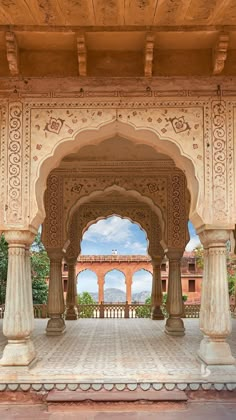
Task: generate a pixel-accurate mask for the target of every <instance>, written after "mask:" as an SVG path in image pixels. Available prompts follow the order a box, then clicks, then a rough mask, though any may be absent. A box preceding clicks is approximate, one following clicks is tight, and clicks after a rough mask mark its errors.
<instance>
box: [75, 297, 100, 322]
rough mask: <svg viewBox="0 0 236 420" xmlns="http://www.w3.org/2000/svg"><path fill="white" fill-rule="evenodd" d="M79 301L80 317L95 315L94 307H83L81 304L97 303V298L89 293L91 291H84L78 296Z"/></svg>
mask: <svg viewBox="0 0 236 420" xmlns="http://www.w3.org/2000/svg"><path fill="white" fill-rule="evenodd" d="M77 302H78V305H79V318H92V317H93V311H94V309H93V307H92V306H91V307H90V306H86V307H83V306H81V307H80V305H96V302H95V300H94V299H93V298H92V296H91V295H90V294H89V292H83V293H82V294H80V295H78V296H77Z"/></svg>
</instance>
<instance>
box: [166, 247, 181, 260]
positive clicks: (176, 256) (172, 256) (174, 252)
mask: <svg viewBox="0 0 236 420" xmlns="http://www.w3.org/2000/svg"><path fill="white" fill-rule="evenodd" d="M183 253H184V250H183V249H168V252H167V254H166V255H167V257H168V258H169V260H180V259H181V258H182V256H183Z"/></svg>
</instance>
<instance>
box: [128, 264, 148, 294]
mask: <svg viewBox="0 0 236 420" xmlns="http://www.w3.org/2000/svg"><path fill="white" fill-rule="evenodd" d="M151 289H152V274H151V273H148V272H147V271H145V270H140V271H137V272H136V273H135V274H134V275H133V283H132V293H139V292H142V291H144V290H147V291H151Z"/></svg>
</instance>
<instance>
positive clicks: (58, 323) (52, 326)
mask: <svg viewBox="0 0 236 420" xmlns="http://www.w3.org/2000/svg"><path fill="white" fill-rule="evenodd" d="M65 329H66V325H65V321H64V319H63V318H61V317H57V318H50V319H49V321H48V324H47V328H46V334H47V335H61V334H63V333H64V332H65Z"/></svg>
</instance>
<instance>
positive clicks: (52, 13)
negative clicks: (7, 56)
mask: <svg viewBox="0 0 236 420" xmlns="http://www.w3.org/2000/svg"><path fill="white" fill-rule="evenodd" d="M0 24H1V25H9V24H10V25H43V26H44V25H53V26H55V25H56V26H60V25H62V26H64V25H65V26H68V25H72V26H137V25H138V26H155V25H169V26H178V25H229V24H231V25H235V24H236V4H235V0H0Z"/></svg>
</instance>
